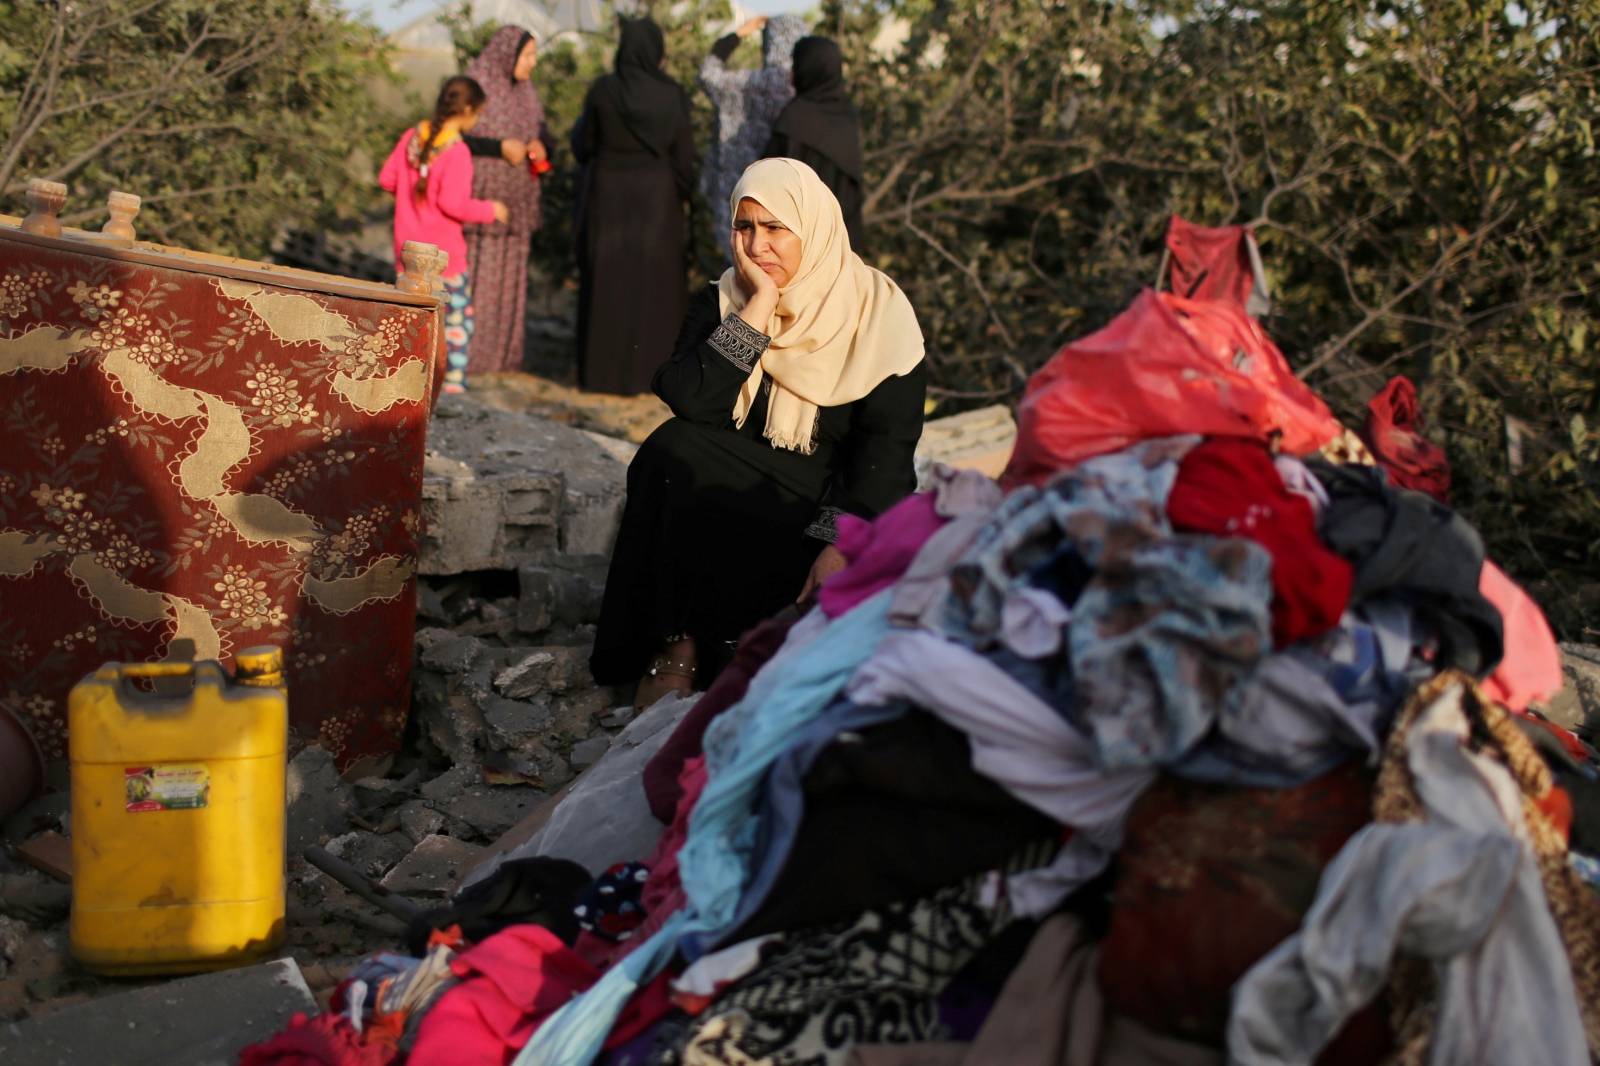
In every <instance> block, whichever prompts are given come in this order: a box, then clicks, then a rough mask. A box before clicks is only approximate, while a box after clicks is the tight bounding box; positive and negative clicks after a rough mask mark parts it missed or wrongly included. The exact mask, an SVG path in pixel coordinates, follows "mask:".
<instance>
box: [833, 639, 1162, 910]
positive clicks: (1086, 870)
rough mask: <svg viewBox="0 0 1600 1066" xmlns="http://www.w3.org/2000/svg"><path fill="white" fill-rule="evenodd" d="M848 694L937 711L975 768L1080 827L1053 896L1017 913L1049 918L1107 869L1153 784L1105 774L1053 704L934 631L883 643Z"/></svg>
mask: <svg viewBox="0 0 1600 1066" xmlns="http://www.w3.org/2000/svg"><path fill="white" fill-rule="evenodd" d="M847 692H848V695H849V696H850V698H851V699H852V700H855V701H857V702H858V703H863V704H885V703H891V702H893V701H896V700H906V701H909V702H911V703H914V704H916V705H917V706H918V707H921V708H923V709H924V710H926V711H928V712H929V713H930V714H934V715H937V716H938V717H939V718H941V719H943V720H944V721H946V722H948V723H949V724H951V725H953V726H955V727H956V728H957V729H960V730H961V731H962V732H964V733H966V734H967V736H968V738H969V739H970V740H971V743H972V766H973V769H975V770H977V771H978V772H979V773H981V774H983V775H984V776H986V777H989V778H991V779H993V780H994V781H996V782H998V783H999V784H1000V785H1001V787H1003V788H1005V790H1006V791H1008V792H1010V793H1011V794H1012V795H1014V796H1016V797H1017V798H1018V799H1020V800H1022V801H1023V802H1024V803H1026V804H1028V805H1029V806H1031V807H1033V808H1034V809H1036V810H1039V811H1043V812H1044V813H1045V814H1048V815H1049V816H1050V817H1052V818H1054V819H1055V820H1056V821H1057V822H1059V823H1061V824H1062V825H1064V826H1070V827H1071V828H1072V829H1074V830H1075V831H1076V832H1075V833H1074V834H1073V836H1072V839H1071V840H1069V841H1067V843H1066V845H1065V847H1064V848H1063V849H1062V850H1063V852H1065V853H1066V855H1065V856H1064V857H1063V856H1058V858H1057V861H1056V863H1052V864H1051V866H1052V867H1054V868H1053V869H1052V871H1051V877H1050V879H1049V880H1050V883H1051V884H1052V885H1053V890H1054V892H1055V893H1056V894H1055V898H1054V899H1053V900H1051V899H1048V898H1041V894H1040V893H1038V892H1027V891H1025V892H1023V893H1022V895H1024V896H1026V897H1027V904H1028V910H1026V911H1022V910H1020V909H1019V913H1025V914H1030V915H1036V914H1043V913H1048V911H1049V909H1050V908H1051V907H1053V906H1054V905H1056V904H1058V903H1059V902H1060V900H1061V899H1064V898H1065V896H1066V895H1067V894H1068V893H1069V892H1070V891H1071V890H1072V889H1073V888H1075V887H1077V885H1080V884H1083V883H1084V882H1086V881H1088V880H1089V879H1090V878H1092V877H1094V876H1095V875H1096V874H1098V873H1099V872H1100V871H1101V870H1102V869H1104V867H1105V864H1106V862H1107V861H1109V859H1110V857H1111V855H1112V854H1113V853H1114V852H1115V851H1116V849H1117V848H1118V846H1120V845H1121V843H1122V831H1123V826H1124V824H1125V823H1126V821H1127V817H1128V810H1129V808H1131V807H1132V806H1133V802H1134V800H1136V799H1137V798H1138V797H1139V794H1140V793H1141V792H1143V791H1144V790H1145V788H1147V787H1148V786H1149V784H1150V782H1151V781H1153V780H1154V779H1155V774H1154V772H1153V771H1152V770H1148V769H1128V770H1120V771H1111V772H1108V771H1106V770H1104V769H1102V768H1101V767H1100V765H1099V764H1098V761H1097V760H1096V758H1095V752H1094V749H1093V746H1092V744H1091V742H1090V741H1089V740H1088V739H1087V738H1086V737H1085V736H1084V735H1083V734H1082V733H1080V732H1079V731H1078V730H1077V729H1075V728H1073V726H1072V725H1071V724H1069V723H1068V722H1067V721H1066V720H1065V719H1064V718H1063V717H1062V716H1061V715H1060V714H1058V713H1057V712H1056V711H1055V710H1054V709H1053V708H1051V707H1050V706H1048V705H1047V704H1045V703H1043V702H1042V701H1040V700H1039V699H1038V698H1037V697H1035V696H1034V695H1033V694H1032V693H1031V692H1029V691H1028V690H1027V689H1025V688H1023V687H1022V686H1021V685H1020V684H1018V683H1017V682H1016V681H1014V680H1013V679H1012V678H1010V677H1009V676H1007V675H1006V674H1005V672H1004V671H1002V670H1000V669H999V668H998V667H996V666H995V665H994V664H992V663H990V662H989V661H987V660H986V659H983V658H981V657H980V656H978V655H976V654H975V653H973V652H971V651H969V650H968V649H966V648H963V647H961V646H960V645H957V644H952V643H951V642H949V641H947V640H944V639H942V638H940V637H938V636H936V635H934V634H932V633H927V632H923V631H913V632H895V633H891V634H890V635H889V636H887V637H885V638H884V639H883V642H882V643H881V644H880V645H879V646H878V650H877V653H876V654H874V655H873V656H872V658H871V659H869V660H868V661H867V662H866V663H865V664H864V665H863V666H862V667H861V669H860V670H858V671H857V672H856V675H855V677H853V678H852V679H851V681H850V685H849V688H848V690H847ZM1074 879H1076V880H1075V882H1074ZM1037 884H1038V883H1037V882H1035V887H1037ZM1041 907H1042V909H1040V908H1041Z"/></svg>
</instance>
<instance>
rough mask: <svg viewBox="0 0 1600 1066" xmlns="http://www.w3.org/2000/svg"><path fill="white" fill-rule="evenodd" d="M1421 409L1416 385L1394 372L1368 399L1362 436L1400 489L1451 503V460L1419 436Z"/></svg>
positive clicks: (1435, 446)
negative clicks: (1411, 490) (1387, 381)
mask: <svg viewBox="0 0 1600 1066" xmlns="http://www.w3.org/2000/svg"><path fill="white" fill-rule="evenodd" d="M1422 429H1423V427H1422V408H1421V405H1420V404H1418V403H1417V387H1416V386H1415V385H1413V384H1412V383H1411V379H1410V378H1408V377H1406V376H1405V375H1404V374H1396V375H1395V376H1394V377H1392V378H1390V379H1389V383H1388V384H1387V385H1385V386H1384V387H1383V388H1382V389H1380V390H1379V391H1378V394H1377V395H1376V396H1374V397H1373V398H1372V399H1370V400H1368V401H1367V422H1366V425H1365V427H1363V429H1362V432H1361V437H1362V439H1363V440H1365V441H1366V442H1367V444H1368V445H1369V446H1370V447H1371V448H1372V454H1373V457H1374V458H1375V459H1377V461H1378V465H1379V466H1381V467H1383V469H1384V470H1386V471H1388V474H1389V480H1390V481H1393V482H1394V483H1395V484H1396V485H1398V486H1400V487H1401V488H1403V489H1413V490H1415V491H1417V492H1423V493H1426V494H1428V495H1429V496H1432V497H1433V498H1434V499H1436V500H1438V501H1439V502H1440V503H1449V502H1450V460H1449V458H1448V457H1447V456H1446V455H1445V453H1444V449H1443V448H1441V447H1439V446H1438V445H1437V444H1435V443H1433V442H1432V441H1430V440H1429V439H1428V438H1427V437H1425V436H1423V435H1422Z"/></svg>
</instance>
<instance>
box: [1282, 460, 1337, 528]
mask: <svg viewBox="0 0 1600 1066" xmlns="http://www.w3.org/2000/svg"><path fill="white" fill-rule="evenodd" d="M1272 465H1273V467H1274V468H1275V469H1276V470H1277V471H1278V476H1279V477H1281V478H1282V479H1283V487H1284V488H1286V489H1288V490H1289V491H1290V492H1292V493H1294V494H1295V495H1296V496H1299V497H1300V498H1301V499H1303V500H1305V501H1306V503H1308V504H1310V505H1311V513H1312V514H1313V515H1316V516H1317V517H1319V518H1320V517H1321V516H1322V509H1323V508H1324V507H1326V506H1328V490H1327V489H1325V488H1323V487H1322V482H1320V481H1318V480H1317V476H1316V475H1315V474H1313V473H1312V472H1311V468H1310V467H1308V466H1306V464H1305V463H1303V462H1301V461H1300V460H1299V459H1296V458H1295V457H1294V456H1292V455H1281V454H1280V455H1274V456H1273V457H1272Z"/></svg>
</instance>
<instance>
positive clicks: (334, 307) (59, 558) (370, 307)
mask: <svg viewBox="0 0 1600 1066" xmlns="http://www.w3.org/2000/svg"><path fill="white" fill-rule="evenodd" d="M319 279H320V280H319ZM319 289H320V290H321V291H319ZM438 330H439V323H438V316H437V312H436V304H435V301H434V300H433V299H432V298H429V297H419V296H413V295H410V294H407V293H402V292H399V291H398V290H395V289H392V288H388V287H386V286H381V285H369V284H365V283H361V282H354V281H345V280H343V279H335V278H328V277H323V276H321V275H311V274H306V273H302V272H292V271H283V270H269V269H265V268H262V269H250V265H249V264H242V263H240V262H238V261H231V260H222V259H218V258H214V257H206V256H199V255H194V254H192V253H183V252H178V251H176V250H170V249H160V248H157V247H154V246H149V245H140V246H136V247H135V248H133V249H117V248H112V247H107V246H103V244H102V243H101V242H98V241H95V240H93V239H91V238H88V237H82V238H76V239H75V238H73V237H72V236H71V235H69V236H67V237H64V238H61V239H49V238H41V237H37V236H32V235H28V234H21V233H18V232H17V231H16V230H15V229H14V228H8V227H6V226H5V225H4V224H0V427H3V428H0V704H3V705H4V706H6V707H8V708H9V709H11V710H12V711H14V712H16V713H17V714H18V715H19V716H20V717H21V718H22V720H23V721H24V722H25V723H27V725H28V726H29V728H30V729H31V730H32V731H33V733H34V735H35V737H36V738H37V739H38V741H39V743H40V745H41V746H42V747H43V749H44V751H45V753H46V755H47V757H50V758H60V757H63V756H64V755H65V753H66V696H67V692H68V690H69V689H70V688H71V687H72V686H73V685H74V684H75V683H76V682H77V681H78V680H79V678H81V677H82V676H83V675H84V674H85V673H87V672H89V671H90V670H93V669H94V668H95V667H97V666H98V665H99V664H101V663H102V662H105V661H107V660H119V661H140V660H153V659H163V658H168V657H184V656H187V655H188V654H190V653H191V652H192V654H193V655H194V656H195V657H196V658H200V659H219V660H222V661H223V662H228V661H229V660H230V659H231V657H232V655H233V653H234V652H235V651H237V650H239V649H241V648H245V647H249V646H250V645H254V644H278V645H282V646H283V647H284V648H285V649H286V653H287V660H288V681H289V697H290V715H291V731H292V734H293V735H292V737H291V741H292V743H294V744H295V745H299V744H304V743H311V742H317V743H320V744H322V745H323V746H324V747H327V748H328V749H329V750H331V751H332V752H334V753H335V754H336V755H337V756H338V758H339V760H340V762H341V764H348V763H350V762H351V761H352V760H354V759H355V758H357V757H359V756H362V755H368V754H377V753H382V752H387V751H392V750H394V749H395V748H396V747H397V746H398V744H399V740H400V734H401V731H402V729H403V727H404V724H405V717H406V709H407V706H408V704H409V699H410V669H411V655H412V630H413V625H414V619H415V577H414V574H415V570H416V557H417V540H418V537H417V534H418V528H417V527H418V521H419V508H420V498H421V487H422V459H423V444H424V437H425V434H426V430H427V418H428V411H429V408H430V405H431V403H432V400H433V391H434V386H435V371H436V369H437V360H438V355H437V348H438Z"/></svg>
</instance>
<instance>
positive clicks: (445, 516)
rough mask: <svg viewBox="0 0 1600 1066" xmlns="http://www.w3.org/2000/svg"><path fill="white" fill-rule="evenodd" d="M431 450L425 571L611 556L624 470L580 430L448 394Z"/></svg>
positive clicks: (426, 476)
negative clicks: (552, 557) (562, 555)
mask: <svg viewBox="0 0 1600 1066" xmlns="http://www.w3.org/2000/svg"><path fill="white" fill-rule="evenodd" d="M428 443H429V446H430V448H431V452H430V454H429V456H428V458H427V461H426V462H425V464H424V467H423V485H422V501H423V502H422V512H423V525H424V533H423V537H422V543H421V556H420V559H419V561H418V571H419V573H422V574H424V575H447V574H458V573H465V572H468V571H473V570H503V569H514V568H516V567H517V566H519V565H521V564H522V563H525V562H532V561H535V560H537V559H539V558H543V557H548V556H550V555H554V554H557V553H561V552H565V553H569V554H606V553H608V552H609V551H610V549H611V542H612V540H613V539H614V538H615V536H616V527H617V523H618V522H619V521H620V519H621V514H622V498H623V494H624V490H625V480H626V472H627V468H626V466H625V465H624V464H622V463H620V462H618V461H617V459H616V458H614V457H613V456H612V455H611V454H610V453H609V452H608V451H607V450H606V449H605V448H603V447H601V446H600V445H599V444H596V443H595V442H594V441H592V440H590V439H589V438H588V437H587V436H585V435H584V433H583V432H581V431H580V430H576V429H573V428H571V427H569V426H563V425H559V424H557V423H554V422H549V421H545V420H543V419H540V418H536V417H533V416H531V415H526V414H519V413H515V412H509V411H499V410H492V409H490V408H488V407H486V406H484V405H483V404H482V402H481V401H478V400H475V399H474V398H472V397H471V396H470V395H466V396H445V397H443V398H441V400H440V402H439V406H438V408H437V410H436V412H435V417H434V420H433V424H432V425H431V427H430V429H429V435H428Z"/></svg>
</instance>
